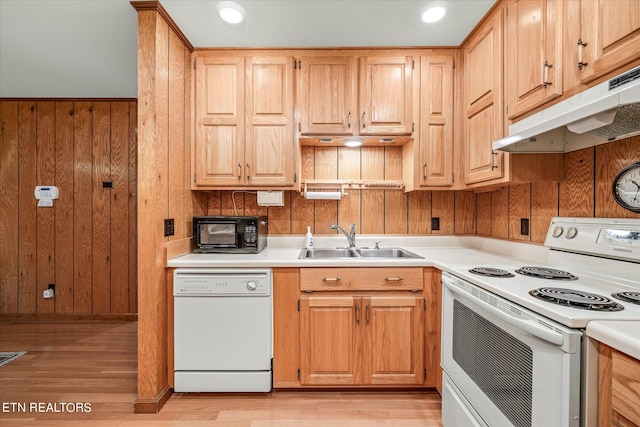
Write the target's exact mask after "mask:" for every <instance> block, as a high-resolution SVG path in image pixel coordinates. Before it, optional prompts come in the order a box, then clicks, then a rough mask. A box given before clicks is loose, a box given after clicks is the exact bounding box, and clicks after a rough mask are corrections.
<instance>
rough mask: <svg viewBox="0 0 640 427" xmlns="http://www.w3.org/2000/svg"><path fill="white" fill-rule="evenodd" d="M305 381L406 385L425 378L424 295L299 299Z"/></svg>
mask: <svg viewBox="0 0 640 427" xmlns="http://www.w3.org/2000/svg"><path fill="white" fill-rule="evenodd" d="M300 302H301V304H300V359H301V360H300V365H301V366H300V371H301V375H300V381H301V383H302V384H303V385H356V384H368V385H407V384H414V385H417V384H421V383H422V382H423V378H424V375H425V374H424V368H423V345H424V344H423V343H424V340H423V335H424V310H425V308H424V307H425V302H424V298H423V297H422V296H403V295H389V296H387V295H382V296H377V295H366V296H356V295H344V296H315V295H313V296H307V295H303V296H302V297H301V300H300Z"/></svg>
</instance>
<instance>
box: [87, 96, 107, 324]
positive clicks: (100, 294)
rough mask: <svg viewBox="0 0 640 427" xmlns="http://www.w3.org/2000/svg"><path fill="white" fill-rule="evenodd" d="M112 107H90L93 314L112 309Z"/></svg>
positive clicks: (104, 104) (96, 105)
mask: <svg viewBox="0 0 640 427" xmlns="http://www.w3.org/2000/svg"><path fill="white" fill-rule="evenodd" d="M110 115H111V105H110V104H109V103H97V102H96V103H94V104H93V145H92V146H93V161H94V165H93V184H92V187H93V222H92V231H93V240H92V252H93V259H92V260H93V281H92V283H93V292H92V294H91V300H92V312H93V313H100V314H102V313H109V311H110V309H111V250H110V249H111V194H110V191H111V190H110V189H109V188H104V187H103V183H104V182H111V129H110V127H111V121H110Z"/></svg>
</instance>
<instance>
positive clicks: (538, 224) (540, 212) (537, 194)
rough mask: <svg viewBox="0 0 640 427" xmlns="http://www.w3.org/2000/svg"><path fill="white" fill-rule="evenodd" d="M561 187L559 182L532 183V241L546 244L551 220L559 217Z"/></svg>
mask: <svg viewBox="0 0 640 427" xmlns="http://www.w3.org/2000/svg"><path fill="white" fill-rule="evenodd" d="M558 195H559V186H558V183H557V182H532V183H531V222H530V229H529V231H530V233H531V241H532V242H534V243H544V239H545V237H546V236H547V230H548V229H549V224H551V218H553V217H554V216H558V207H559V200H558Z"/></svg>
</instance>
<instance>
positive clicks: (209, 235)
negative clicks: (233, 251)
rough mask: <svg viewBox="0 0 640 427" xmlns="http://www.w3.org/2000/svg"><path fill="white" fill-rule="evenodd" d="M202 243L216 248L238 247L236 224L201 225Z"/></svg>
mask: <svg viewBox="0 0 640 427" xmlns="http://www.w3.org/2000/svg"><path fill="white" fill-rule="evenodd" d="M199 235H200V243H201V244H204V245H207V246H215V247H234V246H236V225H235V224H200V232H199Z"/></svg>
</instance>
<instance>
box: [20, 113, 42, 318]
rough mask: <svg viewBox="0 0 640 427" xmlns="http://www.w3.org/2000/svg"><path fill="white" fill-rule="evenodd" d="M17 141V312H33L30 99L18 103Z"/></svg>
mask: <svg viewBox="0 0 640 427" xmlns="http://www.w3.org/2000/svg"><path fill="white" fill-rule="evenodd" d="M18 130H19V133H18V141H19V150H20V151H19V153H18V159H19V170H18V174H19V182H20V194H19V195H18V201H19V207H18V209H19V213H20V217H19V219H18V227H19V231H18V235H19V239H20V240H19V242H20V247H19V248H18V272H19V276H18V278H19V280H20V282H19V285H18V302H19V303H18V313H35V312H36V297H37V296H36V291H37V287H36V283H37V282H36V280H37V279H36V277H37V276H36V271H37V270H36V269H37V264H36V248H37V246H36V238H37V228H36V217H37V215H36V201H35V198H34V197H33V190H34V188H35V186H36V185H37V179H36V165H37V160H36V103H35V102H33V101H25V102H20V103H19V104H18Z"/></svg>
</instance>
